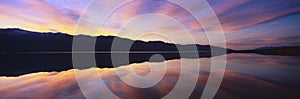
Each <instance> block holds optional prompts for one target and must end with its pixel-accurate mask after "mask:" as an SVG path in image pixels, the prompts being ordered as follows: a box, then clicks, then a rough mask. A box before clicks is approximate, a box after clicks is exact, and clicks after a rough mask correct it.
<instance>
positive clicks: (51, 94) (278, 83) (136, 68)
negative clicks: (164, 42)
mask: <svg viewBox="0 0 300 99" xmlns="http://www.w3.org/2000/svg"><path fill="white" fill-rule="evenodd" d="M228 56H229V59H228V61H227V63H228V66H227V70H226V72H225V76H224V78H223V82H222V84H221V87H220V89H219V91H218V93H217V95H216V96H215V98H246V97H248V98H249V97H251V98H293V97H299V95H300V93H299V85H297V84H295V83H299V82H300V81H299V78H300V77H299V75H296V70H298V69H299V67H298V66H296V65H297V64H299V62H297V61H296V60H298V59H299V58H298V57H282V56H262V55H254V54H229V55H228ZM217 57H218V56H217ZM250 59H252V60H250ZM283 59H284V60H286V62H284V61H283ZM186 60H187V61H188V60H197V61H200V63H201V66H200V68H201V69H200V74H197V73H195V71H196V70H195V69H194V68H193V64H188V65H191V66H184V68H187V69H185V70H187V71H184V72H181V73H185V74H189V75H191V77H194V76H193V75H199V77H198V78H193V79H198V81H197V86H196V87H195V89H194V91H193V93H192V95H191V96H190V98H200V96H201V93H202V91H203V88H204V86H205V85H206V81H207V78H208V75H209V70H210V60H211V58H201V59H177V60H169V61H166V62H164V63H166V64H167V72H166V74H165V75H164V77H163V79H162V80H161V81H160V82H159V83H157V84H156V85H155V86H153V87H150V88H136V87H132V86H130V85H128V84H127V83H125V82H123V81H122V80H121V79H120V78H119V77H118V76H117V74H116V72H115V71H116V70H118V69H124V68H125V67H128V66H129V67H130V68H131V70H132V71H133V72H123V73H122V75H121V76H126V77H125V78H126V79H128V80H135V79H132V78H131V75H133V73H135V74H138V75H141V76H144V75H147V74H148V73H149V72H150V71H151V72H158V71H159V70H150V69H149V64H151V63H150V62H144V63H134V64H130V65H126V66H120V67H118V68H102V69H100V68H90V69H84V70H74V69H72V70H68V71H62V72H40V73H33V74H27V75H22V76H18V77H0V81H1V82H0V96H1V97H0V98H30V97H41V96H42V97H43V98H84V95H83V94H82V92H81V91H80V89H79V87H78V84H77V82H76V78H75V75H74V73H75V71H76V72H80V74H82V75H79V76H78V75H77V78H78V79H79V80H82V81H85V83H84V86H90V87H88V90H90V91H88V92H95V93H97V92H99V91H97V90H99V89H96V87H93V86H96V85H97V83H96V81H97V80H99V79H98V78H97V77H94V76H92V75H94V74H93V73H92V71H95V70H96V71H97V72H98V74H99V75H100V77H102V79H103V80H104V82H105V84H106V86H107V87H108V88H109V89H110V90H111V91H112V92H113V93H114V94H115V95H117V96H119V97H121V98H129V99H136V98H143V99H144V98H146V99H148V98H149V99H153V98H161V97H163V96H165V95H166V94H168V93H169V92H170V91H171V90H172V89H173V87H174V86H175V84H176V82H177V80H178V76H179V74H180V70H181V62H182V61H186ZM237 60H239V61H237ZM243 60H247V61H248V62H249V61H251V64H249V63H244V62H243ZM270 61H272V62H270ZM287 63H289V64H287ZM250 66H252V67H250ZM270 67H272V68H270ZM250 68H252V69H254V70H249V69H250ZM295 68H297V69H295ZM287 71H288V72H287ZM155 78H156V77H154V78H153V79H155ZM137 82H140V83H144V82H146V81H137ZM185 86H190V85H185Z"/></svg>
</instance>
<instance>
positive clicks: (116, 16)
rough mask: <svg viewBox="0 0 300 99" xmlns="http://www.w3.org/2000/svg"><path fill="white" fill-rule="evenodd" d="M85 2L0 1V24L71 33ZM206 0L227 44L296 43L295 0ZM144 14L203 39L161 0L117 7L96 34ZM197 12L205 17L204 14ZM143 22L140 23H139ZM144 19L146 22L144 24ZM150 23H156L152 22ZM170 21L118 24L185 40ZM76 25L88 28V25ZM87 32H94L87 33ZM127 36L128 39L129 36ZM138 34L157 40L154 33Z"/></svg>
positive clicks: (186, 17) (299, 24)
mask: <svg viewBox="0 0 300 99" xmlns="http://www.w3.org/2000/svg"><path fill="white" fill-rule="evenodd" d="M90 2H91V0H1V1H0V13H1V14H0V28H21V29H25V30H31V31H39V32H63V33H69V34H73V33H74V30H75V29H76V24H77V21H78V20H79V18H80V16H81V14H82V13H83V11H84V9H85V8H86V7H87V6H88V5H89V3H90ZM186 2H189V0H186ZM208 2H209V4H210V5H211V7H212V8H213V10H214V11H215V13H216V15H217V16H218V18H219V20H220V22H221V25H222V27H223V30H224V33H225V37H226V41H227V45H228V48H233V49H249V48H256V47H263V46H287V45H299V44H300V40H299V39H300V33H299V31H300V18H299V17H300V13H299V12H300V1H299V0H208ZM104 5H105V6H110V5H109V1H108V2H106V4H99V6H103V7H105V6H104ZM192 6H195V5H192ZM97 11H99V10H97V9H95V13H101V12H97ZM199 11H201V10H199ZM147 13H163V14H167V15H168V16H170V17H174V18H175V19H177V20H179V21H180V22H181V23H182V24H183V25H186V26H188V27H189V28H188V29H190V30H193V31H199V32H197V34H191V35H192V36H194V37H195V38H199V39H197V40H195V41H196V43H198V44H207V41H206V40H205V37H204V36H205V35H204V32H203V30H202V28H201V26H200V25H199V24H197V23H196V22H195V21H194V20H193V17H191V15H190V14H188V13H187V12H186V11H185V10H182V9H180V8H179V7H178V6H176V5H173V4H170V3H167V2H165V1H156V2H152V1H151V0H138V1H136V2H133V3H131V4H129V5H126V6H123V7H121V8H119V9H118V10H117V11H116V12H115V13H113V14H112V15H111V16H110V17H109V18H108V20H107V21H106V22H105V26H104V29H105V33H103V34H102V35H116V32H117V29H116V28H120V27H122V26H121V25H122V24H124V23H126V21H128V20H130V18H132V17H135V16H137V15H140V14H147ZM201 14H202V16H204V17H203V18H205V16H206V13H205V12H203V13H201ZM137 20H139V19H137ZM143 21H145V22H144V23H145V24H141V23H142V22H143ZM150 22H152V24H149V23H150ZM146 23H147V24H148V25H147V24H146ZM155 24H160V25H158V26H159V27H158V26H157V27H155ZM174 24H175V23H174V22H170V20H168V19H166V20H164V19H161V18H157V20H156V19H155V18H154V19H151V20H141V21H138V22H131V23H130V22H129V23H128V24H127V25H126V26H125V27H124V28H125V29H126V30H127V31H128V32H129V33H130V30H131V29H141V28H147V29H152V30H168V31H169V32H168V33H165V34H166V35H170V37H171V38H174V40H176V41H177V42H179V43H182V44H188V43H191V42H185V41H184V40H182V39H181V38H180V36H178V35H182V33H181V32H178V31H179V30H176V29H177V28H176V26H173V25H174ZM164 26H166V27H164ZM78 28H85V29H87V30H88V28H89V26H85V27H78ZM154 32H155V31H154ZM87 35H92V36H97V35H100V34H98V33H87ZM172 35H173V36H172ZM125 37H126V36H125ZM127 38H131V37H130V35H128V36H127ZM131 39H135V38H131ZM143 39H144V40H161V39H157V38H156V37H155V36H148V37H146V38H143ZM166 42H168V41H166Z"/></svg>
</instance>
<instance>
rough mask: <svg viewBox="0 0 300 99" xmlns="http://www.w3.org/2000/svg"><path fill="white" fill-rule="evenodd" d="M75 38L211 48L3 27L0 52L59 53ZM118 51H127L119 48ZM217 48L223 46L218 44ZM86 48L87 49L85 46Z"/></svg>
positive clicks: (141, 47)
mask: <svg viewBox="0 0 300 99" xmlns="http://www.w3.org/2000/svg"><path fill="white" fill-rule="evenodd" d="M73 37H78V38H83V39H89V38H96V39H97V41H96V44H95V51H111V50H112V49H111V46H112V42H113V41H115V42H116V43H114V44H116V46H124V45H128V44H132V46H131V47H130V51H178V49H177V48H180V49H181V50H183V51H193V47H194V46H196V47H197V49H198V51H210V50H211V47H213V46H209V45H194V44H190V45H180V44H170V43H165V42H162V41H150V42H144V41H133V40H130V39H126V38H120V37H115V36H98V37H91V36H86V35H78V36H73V35H68V34H64V33H39V32H31V31H26V30H21V29H0V46H1V48H0V52H57V51H72V41H73ZM118 48H119V49H114V50H115V51H127V50H126V49H122V47H118ZM215 48H216V49H223V48H219V47H215ZM83 51H84V48H83Z"/></svg>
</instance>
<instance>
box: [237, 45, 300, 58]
mask: <svg viewBox="0 0 300 99" xmlns="http://www.w3.org/2000/svg"><path fill="white" fill-rule="evenodd" d="M299 51H300V46H278V47H261V48H256V49H253V50H235V51H232V52H234V53H256V54H263V55H281V56H300V52H299Z"/></svg>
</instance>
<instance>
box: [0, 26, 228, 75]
mask: <svg viewBox="0 0 300 99" xmlns="http://www.w3.org/2000/svg"><path fill="white" fill-rule="evenodd" d="M75 37H76V38H82V39H88V40H89V39H92V38H94V39H96V44H95V51H96V53H95V61H96V66H92V65H89V66H83V67H82V68H76V69H86V68H91V67H99V68H113V67H118V66H122V65H128V64H131V63H141V62H146V61H149V59H150V57H151V56H153V55H154V54H160V55H162V56H163V57H164V58H165V60H171V59H180V58H207V57H212V56H215V55H223V54H226V52H220V53H216V54H214V55H211V52H210V50H211V48H212V47H214V46H209V45H195V44H189V45H180V44H171V43H164V42H162V41H150V42H144V41H133V40H130V39H126V38H120V37H114V36H98V37H91V36H86V35H76V36H73V35H68V34H64V33H39V32H31V31H26V30H21V29H0V46H1V48H0V60H1V61H0V76H18V75H22V74H27V73H32V72H51V71H64V70H68V69H72V68H73V65H72V53H71V52H72V42H73V38H75ZM113 42H114V43H113ZM114 44H115V45H114ZM131 44H132V46H131ZM83 45H85V44H83ZM112 45H114V46H116V48H115V47H114V49H111V48H112ZM128 48H129V49H130V52H129V53H128V51H127V49H128ZM214 48H215V49H216V50H224V49H223V48H219V47H214ZM178 49H180V51H181V52H179V51H178ZM193 49H194V50H193ZM76 51H78V52H79V53H76V54H78V55H82V54H89V53H85V52H86V51H90V50H88V49H85V48H84V47H83V48H79V49H77V50H76ZM126 51H127V52H126ZM227 51H228V52H231V51H232V50H230V49H228V50H227ZM114 52H118V53H114ZM111 55H117V56H118V58H119V60H117V61H114V64H113V62H112V59H111ZM127 56H129V60H124V59H122V57H127ZM152 61H155V62H161V61H164V60H152Z"/></svg>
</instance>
